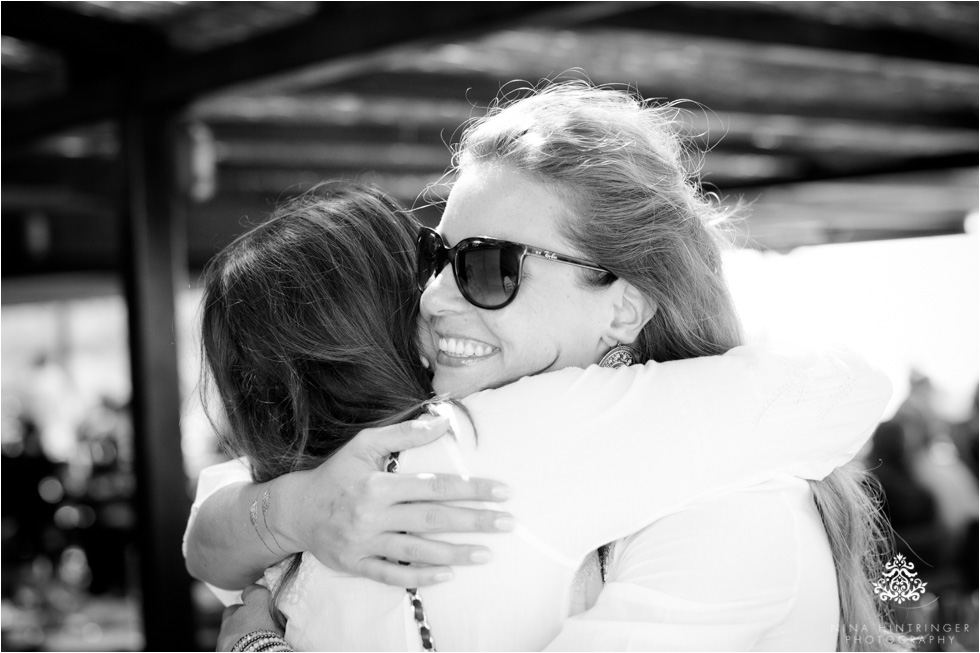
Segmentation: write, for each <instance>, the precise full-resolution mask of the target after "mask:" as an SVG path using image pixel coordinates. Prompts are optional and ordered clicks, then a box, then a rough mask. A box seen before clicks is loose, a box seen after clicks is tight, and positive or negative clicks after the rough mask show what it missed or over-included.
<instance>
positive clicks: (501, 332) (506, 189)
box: [421, 164, 614, 397]
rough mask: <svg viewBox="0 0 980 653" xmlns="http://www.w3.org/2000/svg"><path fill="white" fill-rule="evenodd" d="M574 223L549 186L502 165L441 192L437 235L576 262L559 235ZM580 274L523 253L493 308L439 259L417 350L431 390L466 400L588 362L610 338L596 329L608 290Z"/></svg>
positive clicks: (604, 314) (605, 319)
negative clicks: (470, 295)
mask: <svg viewBox="0 0 980 653" xmlns="http://www.w3.org/2000/svg"><path fill="white" fill-rule="evenodd" d="M567 219H572V214H571V212H570V211H569V210H568V209H567V207H566V206H565V202H564V200H562V199H561V197H560V196H559V195H558V194H557V193H555V192H554V191H553V190H552V189H551V188H550V187H549V186H546V185H545V184H542V183H540V182H538V181H536V180H534V179H533V178H531V177H530V176H527V175H524V174H521V173H519V172H517V171H515V170H512V169H510V168H507V167H506V166H502V165H487V164H478V165H473V166H470V167H467V168H465V169H464V171H463V173H462V174H461V176H460V177H459V179H458V181H457V182H456V184H455V185H454V186H453V190H452V192H451V193H450V195H449V201H448V203H447V205H446V210H445V213H444V214H443V218H442V221H441V222H440V223H439V228H438V231H439V233H440V234H441V235H442V238H443V240H444V242H445V243H446V246H448V247H451V246H453V245H455V244H456V243H458V242H459V241H460V240H462V239H464V238H472V237H476V236H485V237H493V238H499V239H503V240H510V241H514V242H517V243H522V244H525V245H533V246H535V247H540V248H543V249H548V250H552V251H556V252H559V253H562V254H568V255H571V256H578V257H580V258H584V256H583V254H582V252H577V251H575V250H574V249H573V248H572V247H571V246H570V245H569V244H568V243H567V242H566V241H565V240H564V239H563V238H562V237H561V236H560V231H559V225H560V224H561V221H562V220H567ZM583 273H584V271H583V270H581V269H580V268H577V267H575V266H572V265H565V264H562V263H557V262H555V261H549V260H545V259H541V258H536V257H530V256H529V257H527V259H526V260H525V261H524V272H523V277H522V280H521V284H520V291H519V292H518V293H517V297H516V298H515V299H514V300H513V301H512V302H511V303H510V304H509V305H507V306H505V307H504V308H502V309H497V310H485V309H481V308H477V307H475V306H473V305H472V304H470V303H469V302H467V301H466V299H464V298H463V296H462V295H461V294H460V292H459V288H458V287H457V285H456V281H455V279H453V275H452V268H451V266H449V265H447V266H446V267H445V268H443V270H442V271H441V273H440V274H438V275H437V276H436V277H435V278H434V279H433V280H432V281H431V282H430V283H429V285H428V286H427V287H426V289H425V292H424V293H423V294H422V305H421V320H422V341H423V349H424V351H426V355H427V357H428V359H429V361H430V363H431V364H432V370H433V374H434V376H433V382H432V383H433V388H434V389H435V391H436V392H437V393H440V394H442V393H448V394H451V395H452V396H455V397H464V396H466V395H468V394H470V393H472V392H476V391H477V390H482V389H484V388H489V387H497V386H501V385H504V384H506V383H509V382H511V381H515V380H517V379H519V378H521V377H522V376H527V375H529V374H536V373H539V372H545V371H550V370H558V369H562V368H565V367H586V366H588V365H590V364H592V363H595V362H596V361H598V360H599V358H600V357H601V355H602V353H603V352H605V351H606V350H607V349H608V348H609V347H610V346H611V345H612V344H614V343H611V342H609V341H608V338H607V339H606V340H605V341H604V340H603V325H608V324H609V320H610V317H611V315H612V312H613V308H612V302H611V300H610V297H611V292H610V289H609V288H608V287H593V286H588V285H586V284H585V282H584V280H583Z"/></svg>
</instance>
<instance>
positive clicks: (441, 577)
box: [433, 571, 453, 583]
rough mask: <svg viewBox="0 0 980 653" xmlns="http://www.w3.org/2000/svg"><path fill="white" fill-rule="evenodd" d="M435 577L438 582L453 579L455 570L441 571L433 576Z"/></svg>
mask: <svg viewBox="0 0 980 653" xmlns="http://www.w3.org/2000/svg"><path fill="white" fill-rule="evenodd" d="M433 579H434V580H435V581H436V582H437V583H446V582H449V581H451V580H452V579H453V572H451V571H440V572H439V573H438V574H436V575H435V576H433Z"/></svg>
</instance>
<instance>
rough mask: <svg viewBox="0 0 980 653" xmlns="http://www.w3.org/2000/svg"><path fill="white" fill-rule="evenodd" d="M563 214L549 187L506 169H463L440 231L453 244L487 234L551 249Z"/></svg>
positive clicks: (564, 209)
mask: <svg viewBox="0 0 980 653" xmlns="http://www.w3.org/2000/svg"><path fill="white" fill-rule="evenodd" d="M565 215H566V206H565V204H564V201H563V200H562V198H561V197H560V196H559V195H558V194H557V193H556V192H555V191H554V189H553V188H551V187H550V186H549V185H547V184H544V183H542V182H540V181H538V180H536V179H535V178H534V177H532V176H530V175H527V174H525V173H521V172H519V171H517V170H514V169H513V168H510V167H508V166H504V165H499V164H497V165H488V164H477V165H471V166H467V167H466V168H465V169H464V170H463V172H462V174H461V175H460V176H459V178H458V179H457V180H456V183H455V184H453V187H452V190H451V191H450V193H449V201H448V202H447V203H446V210H445V212H444V213H443V216H442V220H441V222H440V223H439V227H438V231H439V233H440V234H441V235H442V236H443V238H444V239H445V240H446V241H447V244H450V245H452V244H455V243H456V242H458V241H460V240H462V239H464V238H473V237H477V236H489V237H493V238H501V239H504V240H513V241H516V242H521V243H525V244H529V245H537V246H540V247H547V246H549V245H554V244H555V243H556V239H557V238H558V236H559V234H560V231H559V227H560V223H561V221H562V220H563V219H564V216H565Z"/></svg>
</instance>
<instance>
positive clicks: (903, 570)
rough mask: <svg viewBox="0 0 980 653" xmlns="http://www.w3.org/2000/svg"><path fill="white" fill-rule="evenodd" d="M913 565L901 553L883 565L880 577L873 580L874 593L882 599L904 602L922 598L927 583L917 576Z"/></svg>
mask: <svg viewBox="0 0 980 653" xmlns="http://www.w3.org/2000/svg"><path fill="white" fill-rule="evenodd" d="M914 570H915V565H913V564H912V563H911V562H909V561H908V560H906V559H905V556H903V555H902V554H901V553H899V554H898V555H897V556H895V557H894V558H892V561H891V562H889V563H888V564H887V565H885V571H884V572H882V574H881V578H879V579H878V580H877V581H876V582H875V594H877V595H878V598H879V599H881V600H882V601H890V600H891V601H895V602H896V603H904V602H905V601H914V600H917V599H919V598H922V594H923V593H924V592H925V591H926V585H927V583H923V582H922V581H921V580H919V579H918V578H917V576H918V574H917V573H916V572H915V571H914Z"/></svg>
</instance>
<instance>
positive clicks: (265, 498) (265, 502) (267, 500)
mask: <svg viewBox="0 0 980 653" xmlns="http://www.w3.org/2000/svg"><path fill="white" fill-rule="evenodd" d="M271 503H272V494H271V493H270V492H269V488H266V489H265V492H264V493H263V494H262V523H263V524H265V530H267V531H269V535H271V536H272V541H273V542H275V543H276V546H278V547H279V550H280V551H282V552H283V553H288V551H286V549H285V548H283V546H282V544H279V540H277V539H276V534H275V533H273V532H272V529H271V528H269V520H268V519H266V516H265V513H267V512H269V505H270V504H271Z"/></svg>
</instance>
